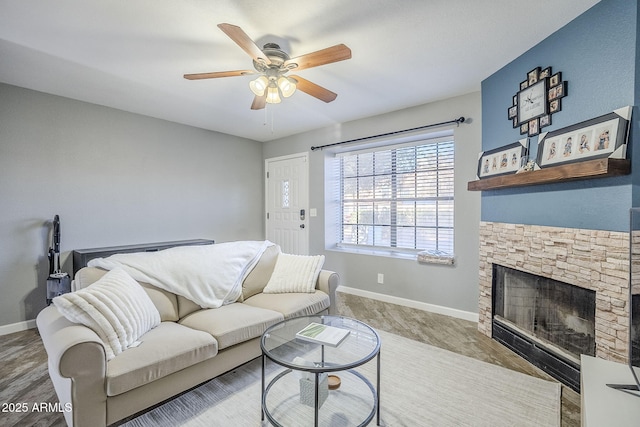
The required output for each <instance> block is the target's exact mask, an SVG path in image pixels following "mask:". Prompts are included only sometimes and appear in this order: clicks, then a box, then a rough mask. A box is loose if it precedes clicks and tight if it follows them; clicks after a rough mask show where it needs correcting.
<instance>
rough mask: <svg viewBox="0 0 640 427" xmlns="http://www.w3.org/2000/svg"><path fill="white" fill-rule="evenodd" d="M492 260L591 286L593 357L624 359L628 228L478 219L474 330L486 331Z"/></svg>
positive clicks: (488, 332) (489, 318)
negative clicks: (593, 294)
mask: <svg viewBox="0 0 640 427" xmlns="http://www.w3.org/2000/svg"><path fill="white" fill-rule="evenodd" d="M493 264H500V265H503V266H505V267H510V268H514V269H516V270H520V271H524V272H527V273H531V274H536V275H539V276H544V277H549V278H552V279H555V280H559V281H561V282H566V283H570V284H572V285H575V286H579V287H582V288H586V289H591V290H593V291H595V292H596V313H595V314H596V315H595V318H596V320H595V325H596V328H595V329H596V331H595V333H596V336H595V341H596V357H599V358H602V359H607V360H612V361H617V362H621V363H626V362H627V360H628V329H629V315H628V311H627V310H628V307H627V300H628V292H629V288H628V286H629V233H625V232H615V231H603V230H584V229H577V228H560V227H548V226H539V225H524V224H506V223H496V222H485V221H481V222H480V274H479V279H480V301H479V321H478V330H479V331H480V332H482V333H484V334H485V335H487V336H489V337H491V333H492V331H491V329H492V314H493V312H492V307H491V303H492V279H493V278H492V275H493V268H492V266H493Z"/></svg>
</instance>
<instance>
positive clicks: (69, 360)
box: [36, 305, 107, 427]
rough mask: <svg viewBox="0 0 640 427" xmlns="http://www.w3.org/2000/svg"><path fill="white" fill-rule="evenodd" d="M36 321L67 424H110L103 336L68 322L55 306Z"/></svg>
mask: <svg viewBox="0 0 640 427" xmlns="http://www.w3.org/2000/svg"><path fill="white" fill-rule="evenodd" d="M36 324H37V326H38V331H39V333H40V336H41V337H42V342H43V343H44V348H45V350H46V351H47V357H48V360H49V363H48V365H49V376H50V377H51V381H52V382H53V385H54V388H55V390H56V394H57V395H58V399H59V401H60V403H61V407H62V408H64V409H65V412H64V416H65V418H66V421H67V425H69V426H76V427H82V426H104V425H106V421H107V395H106V391H105V390H106V387H105V383H106V372H107V357H106V352H105V349H104V344H103V342H102V340H101V339H100V337H99V336H98V335H97V334H96V333H95V332H94V331H93V330H91V329H90V328H87V327H86V326H83V325H80V324H77V323H73V322H70V321H68V320H67V319H66V318H65V317H64V316H63V315H62V314H60V312H59V311H58V310H57V309H56V307H55V306H53V305H51V306H49V307H47V308H45V309H44V310H42V311H41V312H40V313H39V314H38V317H37V318H36Z"/></svg>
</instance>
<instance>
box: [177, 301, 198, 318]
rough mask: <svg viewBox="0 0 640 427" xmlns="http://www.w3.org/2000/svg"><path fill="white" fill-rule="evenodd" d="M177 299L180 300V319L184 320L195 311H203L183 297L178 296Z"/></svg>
mask: <svg viewBox="0 0 640 427" xmlns="http://www.w3.org/2000/svg"><path fill="white" fill-rule="evenodd" d="M176 299H177V300H178V319H182V318H183V317H186V316H188V315H190V314H191V313H193V312H194V311H198V310H202V307H200V306H199V305H198V304H196V303H195V302H193V301H191V300H190V299H189V298H185V297H183V296H182V295H176ZM176 320H177V319H176Z"/></svg>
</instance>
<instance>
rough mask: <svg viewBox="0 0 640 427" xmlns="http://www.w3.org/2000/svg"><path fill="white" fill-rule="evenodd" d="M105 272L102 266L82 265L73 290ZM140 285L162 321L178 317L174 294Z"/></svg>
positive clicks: (141, 283) (96, 279)
mask: <svg viewBox="0 0 640 427" xmlns="http://www.w3.org/2000/svg"><path fill="white" fill-rule="evenodd" d="M105 274H107V270H103V269H102V268H96V267H84V268H81V269H80V270H78V272H77V273H76V276H75V277H74V279H73V283H74V290H78V289H83V288H86V287H87V286H89V285H91V284H92V283H94V282H96V281H98V280H99V279H100V278H101V277H102V276H104V275H105ZM138 283H140V286H142V287H143V288H144V290H145V291H146V292H147V295H149V298H151V301H152V302H153V305H155V306H156V308H157V309H158V312H159V313H160V320H161V321H163V322H166V321H174V322H175V321H176V320H178V319H179V317H178V300H177V297H176V295H175V294H173V293H171V292H169V291H165V290H163V289H160V288H156V287H155V286H153V285H150V284H149V283H144V282H138Z"/></svg>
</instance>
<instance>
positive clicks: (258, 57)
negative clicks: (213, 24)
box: [218, 23, 271, 65]
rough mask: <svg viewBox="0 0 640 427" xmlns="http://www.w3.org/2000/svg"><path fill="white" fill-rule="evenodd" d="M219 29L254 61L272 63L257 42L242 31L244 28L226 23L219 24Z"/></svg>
mask: <svg viewBox="0 0 640 427" xmlns="http://www.w3.org/2000/svg"><path fill="white" fill-rule="evenodd" d="M218 28H220V29H221V30H222V31H224V33H225V34H226V35H228V36H229V38H231V40H233V41H234V42H236V44H237V45H238V46H240V47H241V48H242V50H244V51H245V52H247V53H248V54H249V56H250V57H252V58H253V59H254V61H257V62H263V63H265V64H267V65H269V64H271V61H270V60H269V58H267V55H265V54H264V52H263V51H262V49H260V48H259V47H258V46H257V45H256V44H255V42H254V41H253V40H251V37H249V36H248V35H247V33H245V32H244V31H243V30H242V28H240V27H238V26H237V25H232V24H225V23H223V24H218Z"/></svg>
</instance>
